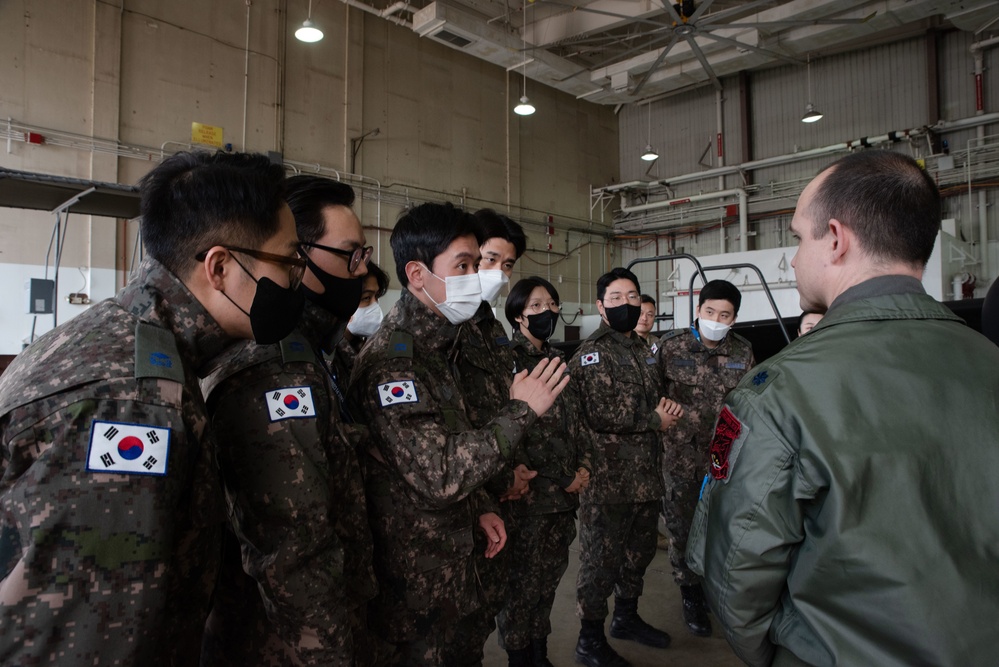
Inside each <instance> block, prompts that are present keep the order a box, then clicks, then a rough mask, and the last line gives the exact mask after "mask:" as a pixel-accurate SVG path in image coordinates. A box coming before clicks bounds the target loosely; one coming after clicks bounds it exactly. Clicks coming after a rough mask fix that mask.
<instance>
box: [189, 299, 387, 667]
mask: <svg viewBox="0 0 999 667" xmlns="http://www.w3.org/2000/svg"><path fill="white" fill-rule="evenodd" d="M334 329H336V330H337V331H339V330H342V326H340V327H337V324H336V321H335V320H334V318H333V317H332V316H330V315H327V314H325V311H322V310H320V309H319V308H317V307H316V306H314V305H312V304H308V305H307V306H306V310H305V313H304V315H303V318H302V323H301V324H300V325H299V327H298V329H297V330H296V332H295V333H293V334H291V335H290V336H289V337H288V338H286V339H285V340H283V341H282V342H281V343H280V344H277V345H257V344H255V343H252V342H246V343H243V344H241V345H239V346H237V347H235V348H233V349H231V350H229V351H227V353H226V354H225V355H223V357H222V358H220V359H219V360H218V361H217V363H216V364H215V367H214V368H213V370H212V372H211V374H210V375H209V376H208V377H206V378H205V381H204V383H203V387H204V390H205V394H206V396H207V402H208V411H209V415H210V417H211V420H212V427H213V429H214V430H215V432H216V434H217V441H218V447H219V456H218V458H219V466H220V469H221V471H222V477H223V480H224V485H225V492H226V499H227V502H228V505H229V517H230V527H231V529H232V533H231V535H232V536H234V539H236V540H237V541H238V543H239V547H240V550H239V552H240V553H241V561H242V563H240V561H239V560H229V561H227V562H226V563H225V564H224V567H225V568H228V569H232V570H235V571H234V572H227V573H226V577H224V578H223V580H222V583H221V584H220V590H219V592H218V594H217V596H216V603H215V607H214V609H213V611H212V625H211V626H210V630H209V634H210V636H209V637H208V638H206V652H205V654H206V659H207V662H208V663H210V664H233V665H246V664H273V665H281V664H304V665H352V664H353V653H354V647H353V643H354V642H353V638H352V625H354V623H352V620H351V616H352V615H354V614H363V612H364V609H363V606H362V605H363V604H364V603H365V602H367V600H369V599H370V598H372V597H373V596H374V594H375V589H376V583H375V581H374V572H373V570H372V565H371V558H372V554H371V549H372V544H371V531H370V528H369V526H368V522H367V512H366V509H365V499H364V486H363V482H362V480H361V471H360V467H359V465H358V461H357V456H356V452H355V449H354V444H355V442H356V441H357V438H356V437H354V438H353V440H352V434H351V431H352V430H356V429H357V428H358V427H355V426H353V425H350V424H345V423H344V421H343V418H342V416H341V411H340V406H339V404H338V399H337V397H336V394H335V392H334V391H333V390H332V384H331V377H330V375H329V373H328V372H327V370H326V366H325V365H324V363H323V362H322V361H320V360H319V357H318V356H317V355H319V354H321V351H320V350H321V348H322V347H328V348H329V347H332V345H331V344H325V343H329V342H330V341H329V338H330V336H331V334H332V332H333V331H334ZM244 570H245V572H246V574H247V575H249V576H250V577H251V578H252V579H253V582H254V585H253V586H241V585H240V584H239V578H240V577H239V575H240V574H242V572H243V571H244ZM359 607H361V609H360V610H359V611H358V608H359ZM249 609H254V610H256V612H257V613H256V615H257V616H258V617H259V616H261V615H262V613H263V612H264V611H265V610H266V622H263V623H261V622H260V621H258V622H257V623H253V624H249V623H247V621H246V618H245V617H246V615H247V612H248V610H249ZM261 624H262V625H263V628H262V630H261V628H259V627H258V626H259V625H261Z"/></svg>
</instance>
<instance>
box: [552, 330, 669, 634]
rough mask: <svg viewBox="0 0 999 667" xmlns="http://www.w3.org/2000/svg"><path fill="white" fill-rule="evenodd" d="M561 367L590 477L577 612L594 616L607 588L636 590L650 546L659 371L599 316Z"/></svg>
mask: <svg viewBox="0 0 999 667" xmlns="http://www.w3.org/2000/svg"><path fill="white" fill-rule="evenodd" d="M569 375H570V376H571V377H572V381H571V383H570V386H575V388H576V391H578V392H579V401H580V405H581V407H582V411H583V416H584V422H583V423H584V424H585V426H586V427H587V428H588V430H589V431H590V438H591V439H592V442H593V454H592V458H591V461H592V463H593V477H592V479H591V480H590V485H589V486H588V487H587V488H586V490H585V491H584V492H583V493H582V497H581V498H580V502H581V503H582V506H581V507H580V517H579V547H580V554H579V558H580V565H579V575H578V578H577V580H576V598H577V613H578V614H579V616H580V617H581V618H583V619H586V620H600V619H603V618H605V617H606V616H607V597H608V596H609V595H610V594H611V591H612V590H613V591H614V593H615V595H616V596H617V597H620V598H628V599H630V598H637V597H638V596H640V595H641V593H642V579H643V577H644V575H645V568H646V567H648V565H649V563H650V562H651V561H652V557H653V556H654V555H655V552H656V523H657V520H658V514H659V502H660V499H661V498H662V493H663V487H662V477H661V472H660V466H661V465H662V464H661V458H662V456H661V453H662V443H661V437H660V432H659V428H660V425H661V423H662V421H661V419H660V417H659V415H658V413H656V411H655V410H656V405H657V404H658V403H659V399H660V397H661V396H663V386H662V375H661V374H660V372H659V368H658V367H657V366H656V363H655V359H654V358H653V357H651V356H650V354H649V349H648V348H647V347H646V346H645V343H644V342H643V341H642V339H641V338H639V337H638V336H635V335H633V336H630V337H629V336H625V335H624V334H622V333H618V332H616V331H614V330H613V329H611V328H610V327H608V326H607V325H606V324H604V323H601V325H600V328H598V329H597V330H596V332H594V333H593V334H592V335H591V336H590V337H589V338H588V339H587V340H585V341H583V344H582V345H580V347H579V349H578V350H577V351H576V354H574V355H573V357H572V360H571V361H570V362H569Z"/></svg>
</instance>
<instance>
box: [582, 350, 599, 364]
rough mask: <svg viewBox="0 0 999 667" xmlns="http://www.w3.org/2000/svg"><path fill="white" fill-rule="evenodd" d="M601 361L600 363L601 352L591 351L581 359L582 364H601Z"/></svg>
mask: <svg viewBox="0 0 999 667" xmlns="http://www.w3.org/2000/svg"><path fill="white" fill-rule="evenodd" d="M599 363H600V353H599V352H590V353H589V354H584V355H583V356H582V358H581V359H580V360H579V365H580V366H590V365H591V364H599Z"/></svg>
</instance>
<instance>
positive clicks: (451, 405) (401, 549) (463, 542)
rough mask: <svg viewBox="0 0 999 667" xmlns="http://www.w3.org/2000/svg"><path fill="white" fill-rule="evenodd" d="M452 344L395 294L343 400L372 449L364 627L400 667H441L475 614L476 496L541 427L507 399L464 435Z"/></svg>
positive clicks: (434, 319)
mask: <svg viewBox="0 0 999 667" xmlns="http://www.w3.org/2000/svg"><path fill="white" fill-rule="evenodd" d="M457 338H458V327H455V326H453V325H451V324H449V323H448V322H447V320H445V319H444V318H443V317H440V316H439V315H437V314H436V313H434V312H433V311H431V310H430V309H429V308H427V307H426V306H425V305H424V304H422V303H421V302H420V301H419V300H418V299H416V298H415V297H414V296H413V295H412V294H411V293H410V292H408V291H406V292H403V295H402V297H401V298H400V299H399V301H398V302H397V303H396V304H395V306H393V308H392V310H391V311H390V312H389V314H388V315H387V316H386V317H385V320H384V321H383V322H382V325H381V327H380V328H379V330H378V332H377V333H376V334H375V335H374V336H372V337H371V338H370V339H369V340H368V343H367V344H366V345H365V346H364V348H363V349H362V350H361V353H360V354H359V355H358V357H357V361H356V363H355V365H354V374H353V379H352V381H351V386H350V392H349V393H350V403H351V410H352V412H353V413H354V416H355V417H356V418H358V419H359V420H361V421H364V422H366V423H367V424H368V425H369V427H370V429H371V436H372V438H371V442H372V443H373V447H372V448H371V449H370V450H369V454H370V455H369V456H367V457H365V459H364V463H363V465H364V466H365V485H366V488H367V493H368V511H369V516H370V518H371V524H372V531H373V533H374V539H375V571H376V574H377V575H378V580H379V583H380V584H381V586H380V590H379V594H378V597H376V598H375V602H374V603H373V609H372V613H371V614H370V618H371V620H372V625H373V626H374V627H375V628H376V630H377V631H378V632H379V633H380V634H381V635H382V637H384V638H385V639H387V640H388V641H390V642H392V643H394V644H396V645H397V647H398V653H399V656H400V657H401V659H402V660H403V662H404V664H407V665H424V664H425V665H436V664H443V663H444V660H445V657H444V649H445V648H447V645H448V644H450V643H452V642H453V640H454V637H453V634H454V631H455V623H456V622H457V621H458V620H460V619H462V618H464V617H465V616H467V615H468V614H470V613H472V612H473V611H474V610H475V609H476V608H477V607H478V606H479V595H478V592H477V591H476V584H475V579H476V575H475V568H474V559H473V557H472V550H473V543H474V540H473V534H474V533H475V532H477V531H478V516H479V515H480V514H481V513H482V508H481V505H480V504H479V503H478V502H477V501H476V500H475V498H474V495H475V493H476V492H477V490H479V489H480V488H481V487H482V485H484V484H485V483H486V482H487V481H488V480H489V479H491V478H492V477H494V476H495V475H496V474H497V472H499V471H500V470H501V469H502V468H503V466H504V464H505V461H506V460H507V459H508V458H509V457H510V456H511V454H512V452H513V450H514V448H515V447H516V446H517V445H518V443H519V442H520V440H521V438H522V437H523V436H524V433H525V432H526V430H527V429H528V428H529V427H530V426H531V425H532V424H533V423H534V421H535V420H536V419H537V415H536V414H535V413H534V411H533V410H532V409H531V408H530V407H529V406H528V405H527V403H525V402H523V401H511V400H507V402H506V404H505V405H504V406H503V407H502V409H500V410H499V411H498V412H497V413H496V415H494V417H493V419H492V420H491V421H490V422H489V423H488V424H487V425H486V426H485V427H484V428H481V429H475V428H474V427H473V426H472V424H471V422H470V421H469V419H468V414H467V408H466V401H465V397H464V395H463V394H462V392H461V390H460V388H459V387H460V386H461V385H460V383H458V382H457V381H456V378H455V374H456V372H457V371H456V368H455V365H454V359H455V355H456V353H457V350H456V349H455V343H456V340H457Z"/></svg>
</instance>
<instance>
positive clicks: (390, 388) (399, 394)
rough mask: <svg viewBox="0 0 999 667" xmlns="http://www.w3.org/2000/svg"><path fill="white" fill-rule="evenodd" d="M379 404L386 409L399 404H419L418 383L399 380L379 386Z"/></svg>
mask: <svg viewBox="0 0 999 667" xmlns="http://www.w3.org/2000/svg"><path fill="white" fill-rule="evenodd" d="M378 402H379V403H381V406H382V407H383V408H384V407H386V406H388V405H397V404H399V403H419V402H420V397H419V396H418V395H417V394H416V382H414V381H413V380H398V381H396V382H386V383H385V384H380V385H378Z"/></svg>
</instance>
